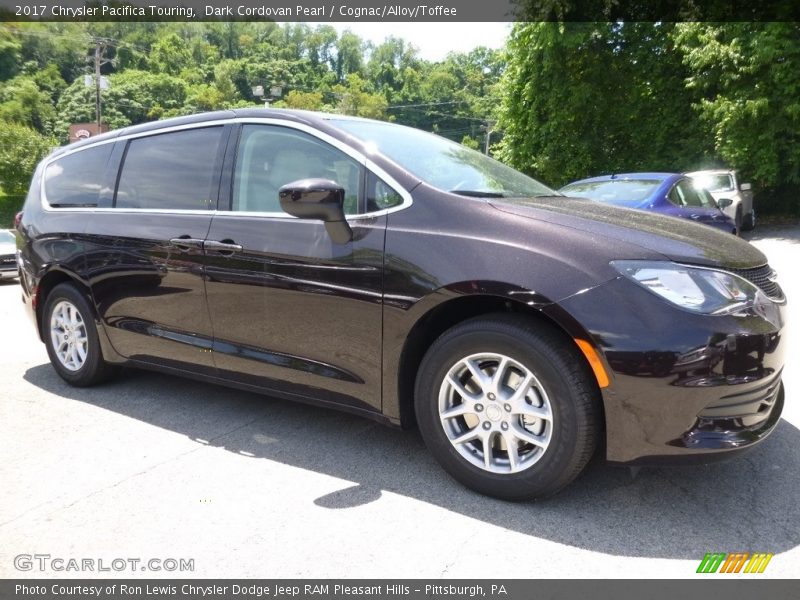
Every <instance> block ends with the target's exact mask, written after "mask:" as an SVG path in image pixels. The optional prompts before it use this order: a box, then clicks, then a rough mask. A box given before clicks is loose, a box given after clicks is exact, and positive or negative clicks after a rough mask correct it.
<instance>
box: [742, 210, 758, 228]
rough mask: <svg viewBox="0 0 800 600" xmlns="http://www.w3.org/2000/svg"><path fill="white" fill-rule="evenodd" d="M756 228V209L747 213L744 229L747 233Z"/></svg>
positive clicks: (743, 224)
mask: <svg viewBox="0 0 800 600" xmlns="http://www.w3.org/2000/svg"><path fill="white" fill-rule="evenodd" d="M755 228H756V211H755V209H753V210H751V211H750V212H749V213H747V216H746V217H745V218H744V222H743V223H742V229H744V230H745V231H752V230H753V229H755Z"/></svg>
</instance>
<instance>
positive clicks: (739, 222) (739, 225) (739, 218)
mask: <svg viewBox="0 0 800 600" xmlns="http://www.w3.org/2000/svg"><path fill="white" fill-rule="evenodd" d="M733 222H734V223H735V224H736V235H741V233H742V207H741V206H739V207H738V208H737V209H736V218H735V219H734V220H733Z"/></svg>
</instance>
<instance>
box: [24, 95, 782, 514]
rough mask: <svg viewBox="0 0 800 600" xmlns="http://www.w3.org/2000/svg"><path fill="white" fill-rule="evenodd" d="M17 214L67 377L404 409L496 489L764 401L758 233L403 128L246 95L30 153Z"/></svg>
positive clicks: (460, 466)
mask: <svg viewBox="0 0 800 600" xmlns="http://www.w3.org/2000/svg"><path fill="white" fill-rule="evenodd" d="M19 229H20V234H21V240H22V242H21V254H20V265H21V275H22V278H21V279H22V289H23V299H24V302H25V304H26V305H27V307H28V308H29V312H30V314H31V315H32V317H33V319H34V321H35V324H36V327H37V329H38V331H39V335H40V337H41V339H42V340H43V341H44V343H45V345H46V346H47V351H48V353H49V355H50V359H51V361H52V363H53V366H54V368H55V369H56V371H57V372H58V373H59V375H60V376H61V377H63V378H64V379H65V380H66V381H68V382H69V383H71V384H74V385H91V384H94V383H97V382H99V381H101V380H103V379H105V378H107V377H108V376H109V375H111V374H112V373H113V372H114V370H115V368H116V367H117V366H118V365H122V364H130V365H134V366H138V367H145V368H152V369H158V370H161V371H166V372H169V373H175V374H182V375H189V376H191V377H193V378H202V379H205V380H207V381H209V382H216V383H223V384H227V385H232V386H236V387H240V388H244V389H247V390H254V391H259V392H264V393H267V394H270V395H273V396H278V397H283V398H288V399H293V400H301V401H304V402H312V403H317V404H322V405H326V406H335V407H338V408H340V409H343V410H347V411H351V412H354V413H357V414H360V415H364V416H368V417H372V418H374V419H378V420H380V421H384V422H388V423H393V424H398V425H402V426H411V425H413V424H414V423H416V424H417V425H418V426H419V429H420V431H421V432H422V436H423V438H424V439H425V442H426V444H427V445H428V447H429V448H430V450H431V451H432V452H433V454H434V455H435V457H436V458H437V459H438V460H439V462H440V463H441V464H442V466H443V467H444V468H445V469H446V470H447V471H448V472H449V473H450V474H451V475H452V476H453V477H455V478H456V479H458V480H459V481H461V482H462V483H464V484H465V485H467V486H470V487H472V488H473V489H475V490H478V491H480V492H483V493H485V494H490V495H493V496H497V497H501V498H507V499H522V498H533V497H541V496H545V495H548V494H552V493H554V492H555V491H557V490H558V489H560V488H561V487H563V486H564V485H566V484H567V483H569V482H570V481H571V480H573V479H574V478H575V477H576V476H577V475H578V474H579V473H580V472H581V470H582V469H583V468H584V466H585V465H586V463H587V461H588V460H589V458H590V457H591V456H592V454H593V453H594V451H595V449H596V448H597V447H598V446H602V451H603V453H604V454H605V457H606V458H607V459H608V460H609V461H611V462H616V463H623V464H643V463H651V462H657V461H664V460H680V459H687V458H688V459H699V460H706V459H709V458H711V457H718V456H724V455H729V454H731V453H733V452H735V451H737V450H741V449H744V448H748V447H751V446H753V445H754V444H756V443H757V442H759V441H761V440H762V439H764V438H765V437H766V436H767V435H768V434H769V433H770V432H771V431H772V430H773V429H774V428H775V426H776V424H777V422H778V420H779V418H780V414H781V409H782V405H783V397H784V394H783V386H782V383H781V369H782V366H783V363H784V355H783V350H784V343H783V340H782V338H783V337H784V335H785V332H784V318H785V300H784V296H783V293H782V291H781V289H780V288H779V287H778V285H777V284H776V283H775V281H774V279H775V278H774V273H773V271H772V270H771V269H770V267H769V266H768V264H767V260H766V258H765V257H764V255H763V254H761V252H759V251H758V250H757V249H755V248H754V247H753V246H751V245H750V244H748V243H746V242H744V241H742V240H739V239H736V238H735V237H733V236H731V235H729V234H724V233H720V232H717V231H714V230H712V229H710V228H707V227H704V226H702V225H696V224H694V223H689V222H686V221H680V220H678V219H670V218H668V217H662V216H659V215H653V214H647V213H644V212H640V211H633V210H628V209H624V208H616V207H612V206H605V205H598V204H595V203H590V202H587V201H582V200H576V199H570V198H566V197H563V196H561V195H559V194H558V193H557V192H554V191H552V190H550V189H549V188H547V187H545V186H544V185H542V184H540V183H538V182H536V181H534V180H532V179H530V178H528V177H526V176H524V175H522V174H521V173H518V172H516V171H514V170H512V169H510V168H508V167H506V166H504V165H502V164H500V163H498V162H496V161H493V160H492V159H490V158H487V157H485V156H483V155H482V154H479V153H477V152H473V151H472V150H469V149H467V148H464V147H462V146H460V145H458V144H455V143H452V142H449V141H447V140H445V139H442V138H440V137H437V136H434V135H431V134H428V133H424V132H422V131H418V130H415V129H411V128H407V127H401V126H398V125H393V124H389V123H381V122H375V121H368V120H364V119H354V118H348V117H342V116H338V115H323V114H314V113H306V112H293V111H280V110H266V109H248V110H234V111H227V112H217V113H210V114H203V115H196V116H192V117H185V118H180V119H173V120H169V121H163V122H158V123H150V124H146V125H140V126H136V127H130V128H127V129H122V130H119V131H113V132H111V133H107V134H104V135H101V136H98V137H95V138H91V139H89V140H86V141H84V142H81V143H77V144H73V145H70V146H67V147H65V148H60V149H58V150H56V151H55V152H54V153H53V154H51V155H50V156H49V157H47V158H46V159H45V160H43V161H42V163H41V164H40V165H39V167H38V168H37V170H36V173H35V175H34V178H33V183H32V185H31V189H30V192H29V194H28V197H27V200H26V203H25V207H24V213H23V216H22V220H21V223H20V225H19ZM312 443H313V440H309V444H312Z"/></svg>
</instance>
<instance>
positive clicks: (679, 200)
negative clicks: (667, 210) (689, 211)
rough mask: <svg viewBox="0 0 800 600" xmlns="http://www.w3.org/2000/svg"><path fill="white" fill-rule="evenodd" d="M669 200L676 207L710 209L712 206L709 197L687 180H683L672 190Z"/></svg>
mask: <svg viewBox="0 0 800 600" xmlns="http://www.w3.org/2000/svg"><path fill="white" fill-rule="evenodd" d="M669 200H670V202H672V203H673V204H675V205H677V206H686V207H691V208H712V207H713V206H714V203H713V200H711V196H710V195H708V194H706V193H705V192H704V191H703V190H698V189H697V188H696V187H695V185H694V184H693V183H692V182H690V181H689V180H686V179H683V180H681V181H679V182H678V183H677V185H675V187H673V188H672V190H671V191H670V193H669Z"/></svg>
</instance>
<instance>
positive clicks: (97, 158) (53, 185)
mask: <svg viewBox="0 0 800 600" xmlns="http://www.w3.org/2000/svg"><path fill="white" fill-rule="evenodd" d="M113 146H114V144H101V145H99V146H94V147H92V148H87V149H86V150H80V151H78V152H75V153H74V154H70V155H68V156H65V157H64V158H59V159H58V160H55V161H53V162H51V163H50V164H49V165H47V169H45V172H44V193H45V196H46V197H47V202H48V203H49V204H50V206H53V207H94V206H97V198H98V195H99V193H100V189H101V188H102V186H103V178H104V175H105V171H106V164H107V163H108V157H109V156H111V149H112V148H113Z"/></svg>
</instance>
